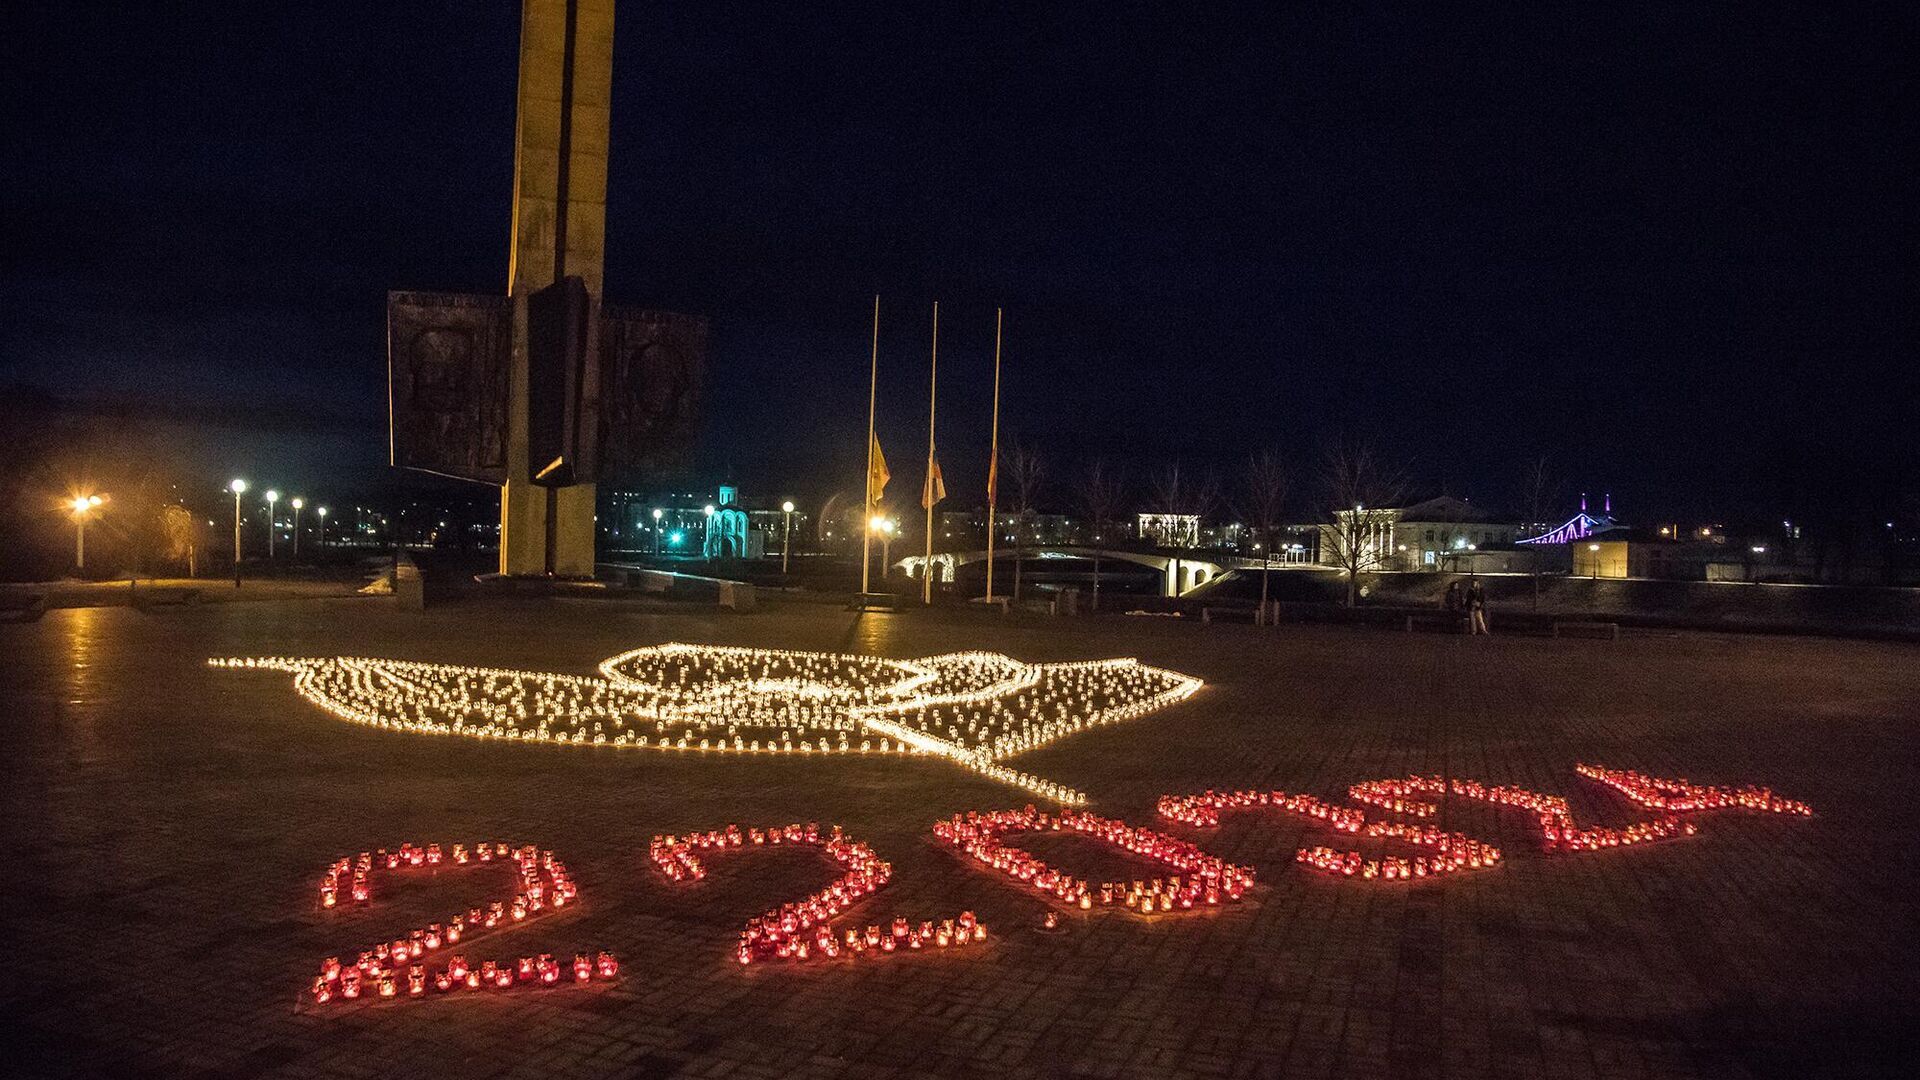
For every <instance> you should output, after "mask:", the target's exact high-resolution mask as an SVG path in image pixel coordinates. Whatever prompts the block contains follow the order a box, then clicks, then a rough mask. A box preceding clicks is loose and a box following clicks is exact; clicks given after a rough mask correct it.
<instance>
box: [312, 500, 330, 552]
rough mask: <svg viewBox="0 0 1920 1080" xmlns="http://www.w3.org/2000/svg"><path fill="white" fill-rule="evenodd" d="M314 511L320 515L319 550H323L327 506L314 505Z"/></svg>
mask: <svg viewBox="0 0 1920 1080" xmlns="http://www.w3.org/2000/svg"><path fill="white" fill-rule="evenodd" d="M314 513H317V514H319V515H320V550H322V551H325V550H326V549H327V508H326V507H324V506H321V507H316V508H315V509H314Z"/></svg>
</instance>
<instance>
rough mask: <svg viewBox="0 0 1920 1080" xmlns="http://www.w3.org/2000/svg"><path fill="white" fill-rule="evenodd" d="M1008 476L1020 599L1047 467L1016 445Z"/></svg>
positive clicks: (1015, 578) (1015, 575)
mask: <svg viewBox="0 0 1920 1080" xmlns="http://www.w3.org/2000/svg"><path fill="white" fill-rule="evenodd" d="M1007 475H1008V476H1009V477H1011V478H1012V480H1013V598H1014V600H1015V601H1016V602H1017V601H1019V599H1020V564H1021V562H1022V561H1024V559H1025V556H1026V546H1027V539H1028V534H1029V533H1030V532H1032V530H1033V513H1034V507H1035V506H1037V505H1038V503H1039V499H1040V489H1041V486H1042V485H1044V484H1045V483H1046V479H1047V467H1046V463H1045V462H1044V461H1042V460H1041V459H1040V455H1039V454H1037V453H1035V452H1034V451H1033V450H1032V449H1030V448H1029V447H1027V446H1025V445H1023V444H1021V443H1018V442H1016V443H1014V444H1013V451H1012V452H1011V453H1009V454H1008V455H1007Z"/></svg>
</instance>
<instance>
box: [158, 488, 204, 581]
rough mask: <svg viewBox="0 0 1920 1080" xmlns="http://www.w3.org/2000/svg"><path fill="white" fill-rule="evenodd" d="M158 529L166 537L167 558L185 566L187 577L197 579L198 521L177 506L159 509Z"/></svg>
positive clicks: (190, 512)
mask: <svg viewBox="0 0 1920 1080" xmlns="http://www.w3.org/2000/svg"><path fill="white" fill-rule="evenodd" d="M160 529H161V532H162V534H163V535H164V536H165V537H166V545H167V549H166V550H167V558H168V559H171V560H172V561H174V562H176V563H181V562H183V563H186V564H187V576H188V577H199V576H200V575H199V569H200V568H199V552H200V519H199V518H197V517H195V516H194V514H193V512H192V511H191V510H188V509H187V508H186V507H184V506H180V505H178V504H171V505H168V506H164V507H162V508H161V509H160Z"/></svg>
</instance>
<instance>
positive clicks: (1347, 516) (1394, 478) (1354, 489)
mask: <svg viewBox="0 0 1920 1080" xmlns="http://www.w3.org/2000/svg"><path fill="white" fill-rule="evenodd" d="M1325 469H1326V472H1325V477H1324V481H1323V483H1324V486H1325V488H1326V496H1327V500H1328V503H1329V504H1330V505H1331V512H1332V517H1333V523H1332V524H1331V525H1322V526H1321V527H1320V552H1321V555H1320V557H1321V560H1322V561H1328V560H1331V561H1332V563H1333V565H1335V566H1338V567H1340V569H1341V570H1343V571H1345V573H1346V576H1347V606H1348V607H1352V606H1354V604H1355V603H1356V602H1357V601H1358V599H1359V588H1360V575H1361V574H1365V573H1371V572H1372V571H1375V570H1378V569H1379V568H1380V567H1381V566H1383V565H1385V563H1386V561H1387V558H1388V555H1389V553H1390V551H1391V549H1392V547H1393V544H1392V517H1391V515H1390V514H1388V513H1387V510H1388V509H1389V508H1390V507H1391V505H1392V504H1393V503H1395V502H1397V501H1398V500H1399V498H1400V496H1401V493H1402V492H1403V490H1404V480H1403V479H1402V477H1401V475H1400V474H1399V473H1398V472H1397V471H1395V470H1392V469H1390V468H1388V467H1387V466H1386V465H1384V464H1383V463H1382V462H1381V460H1380V457H1379V455H1378V454H1377V453H1376V452H1375V451H1374V449H1373V447H1372V445H1371V444H1369V443H1366V442H1364V441H1359V440H1353V441H1345V442H1341V443H1339V444H1337V445H1335V446H1334V447H1333V449H1331V450H1329V451H1328V452H1327V458H1326V465H1325Z"/></svg>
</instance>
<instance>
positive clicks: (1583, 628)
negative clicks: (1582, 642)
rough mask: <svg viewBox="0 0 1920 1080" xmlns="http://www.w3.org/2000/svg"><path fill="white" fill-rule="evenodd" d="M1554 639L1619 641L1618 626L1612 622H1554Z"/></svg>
mask: <svg viewBox="0 0 1920 1080" xmlns="http://www.w3.org/2000/svg"><path fill="white" fill-rule="evenodd" d="M1553 636H1554V637H1593V638H1598V637H1603V638H1607V639H1608V640H1611V641H1618V640H1620V624H1619V623H1612V622H1591V621H1580V622H1557V621H1556V622H1555V623H1554V624H1553Z"/></svg>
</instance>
